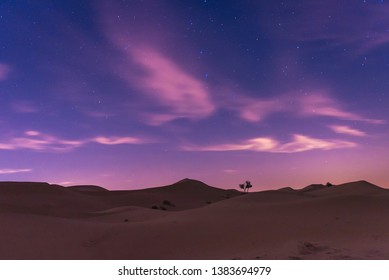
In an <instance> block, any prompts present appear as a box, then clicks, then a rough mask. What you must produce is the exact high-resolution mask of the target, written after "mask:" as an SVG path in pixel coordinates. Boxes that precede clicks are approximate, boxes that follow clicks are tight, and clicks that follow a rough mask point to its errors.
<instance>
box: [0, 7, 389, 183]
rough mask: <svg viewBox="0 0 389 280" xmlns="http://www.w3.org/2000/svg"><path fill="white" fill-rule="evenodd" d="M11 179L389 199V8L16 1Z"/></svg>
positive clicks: (6, 65)
mask: <svg viewBox="0 0 389 280" xmlns="http://www.w3.org/2000/svg"><path fill="white" fill-rule="evenodd" d="M0 104H1V111H0V181H9V180H11V181H46V182H50V183H58V184H63V185H72V184H97V185H100V186H103V187H106V188H109V189H135V188H144V187H149V186H159V185H166V184H170V183H173V182H175V181H178V180H180V179H183V178H186V177H189V178H194V179H198V180H201V181H203V182H205V183H207V184H210V185H213V186H217V187H222V188H236V187H237V186H238V184H239V183H242V182H243V181H245V180H251V182H252V184H253V186H254V188H253V190H262V189H273V188H280V187H286V186H291V187H296V188H299V187H303V186H305V185H308V184H311V183H326V182H328V181H329V182H331V183H333V184H338V183H343V182H348V181H354V180H361V179H364V180H368V181H371V182H372V183H375V184H378V185H380V186H382V187H389V172H388V166H389V141H388V139H389V130H388V121H389V110H388V109H389V106H388V105H389V2H387V1H383V0H382V1H369V0H365V1H362V0H342V1H339V0H327V1H312V0H295V1H292V0H290V1H277V0H275V1H273V0H272V1H265V0H263V1H260V0H259V1H224V0H223V1H222V0H197V1H194V0H193V1H182V0H172V1H163V0H161V1H157V0H155V1H147V0H145V1H140V0H132V1H124V0H123V1H80V0H77V1H73V0H66V1H44V0H39V1H35V0H34V1H32V0H31V1H28V0H23V1H21V0H19V1H11V0H8V1H5V0H4V1H1V2H0Z"/></svg>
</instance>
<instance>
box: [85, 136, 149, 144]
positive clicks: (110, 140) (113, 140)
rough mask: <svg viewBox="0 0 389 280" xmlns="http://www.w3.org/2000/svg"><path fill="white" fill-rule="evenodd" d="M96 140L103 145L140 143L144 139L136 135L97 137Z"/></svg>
mask: <svg viewBox="0 0 389 280" xmlns="http://www.w3.org/2000/svg"><path fill="white" fill-rule="evenodd" d="M93 141H94V142H96V143H99V144H103V145H119V144H140V143H142V140H140V139H139V138H136V137H102V136H100V137H96V138H94V139H93Z"/></svg>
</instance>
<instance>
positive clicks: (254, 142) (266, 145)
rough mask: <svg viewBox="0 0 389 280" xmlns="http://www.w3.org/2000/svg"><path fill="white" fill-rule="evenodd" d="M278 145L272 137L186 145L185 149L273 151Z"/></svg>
mask: <svg viewBox="0 0 389 280" xmlns="http://www.w3.org/2000/svg"><path fill="white" fill-rule="evenodd" d="M277 145H278V143H277V141H275V140H273V139H271V138H266V137H263V138H253V139H249V140H246V141H243V142H242V143H238V144H219V145H213V146H212V145H211V146H203V147H190V146H186V147H184V149H185V150H194V151H244V150H251V151H257V152H260V151H271V150H272V149H274V148H275V147H276V146H277Z"/></svg>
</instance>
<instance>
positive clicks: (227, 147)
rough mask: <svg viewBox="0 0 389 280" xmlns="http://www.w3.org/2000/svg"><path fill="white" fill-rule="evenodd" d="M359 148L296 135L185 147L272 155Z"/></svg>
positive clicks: (341, 142)
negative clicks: (286, 139) (284, 139)
mask: <svg viewBox="0 0 389 280" xmlns="http://www.w3.org/2000/svg"><path fill="white" fill-rule="evenodd" d="M353 147H357V144H356V143H353V142H348V141H342V140H337V139H318V138H312V137H309V136H305V135H301V134H295V135H293V140H292V141H290V142H287V143H280V142H279V141H277V140H275V139H272V138H253V139H248V140H245V141H242V142H240V143H230V144H219V145H212V146H184V147H183V149H184V150H187V151H255V152H271V153H298V152H305V151H310V150H333V149H341V148H353Z"/></svg>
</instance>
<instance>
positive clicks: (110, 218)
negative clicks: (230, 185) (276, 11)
mask: <svg viewBox="0 0 389 280" xmlns="http://www.w3.org/2000/svg"><path fill="white" fill-rule="evenodd" d="M388 215H389V191H388V190H387V189H383V188H380V187H378V186H376V185H373V184H371V183H369V182H366V181H357V182H351V183H345V184H341V185H336V186H325V185H321V184H314V185H310V186H307V187H305V188H301V189H292V188H283V189H279V190H269V191H261V192H250V193H244V194H243V193H242V192H239V191H237V190H225V189H220V188H215V187H212V186H209V185H207V184H205V183H203V182H201V181H197V180H193V179H183V180H180V181H178V182H176V183H174V184H171V185H166V186H162V187H154V188H149V189H143V190H131V191H124V190H123V191H110V190H106V189H103V188H101V187H98V186H89V185H86V186H72V187H63V186H59V185H50V184H48V183H39V182H35V183H34V182H32V183H29V182H0V223H1V225H2V227H0V236H1V237H2V244H3V246H1V247H0V259H389V237H388V235H387V232H389V219H387V217H388ZM242 232H244V238H239V236H241V234H242Z"/></svg>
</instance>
